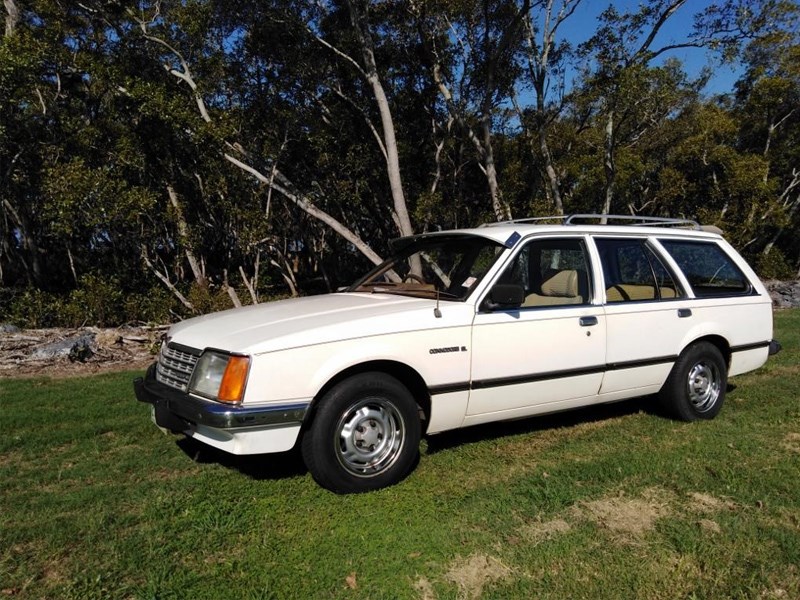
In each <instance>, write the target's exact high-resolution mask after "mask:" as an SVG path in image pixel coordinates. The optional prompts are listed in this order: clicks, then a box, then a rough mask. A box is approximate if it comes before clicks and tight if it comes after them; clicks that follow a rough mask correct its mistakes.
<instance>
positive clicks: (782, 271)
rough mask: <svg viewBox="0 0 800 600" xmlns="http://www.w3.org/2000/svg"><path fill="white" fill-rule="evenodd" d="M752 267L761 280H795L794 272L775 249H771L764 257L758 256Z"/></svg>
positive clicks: (781, 253) (781, 254)
mask: <svg viewBox="0 0 800 600" xmlns="http://www.w3.org/2000/svg"><path fill="white" fill-rule="evenodd" d="M754 266H755V269H756V272H757V273H758V276H759V277H760V278H761V279H784V280H785V279H794V278H795V270H794V269H793V268H792V266H791V265H790V264H789V263H788V262H787V260H786V257H785V256H784V255H783V252H781V251H780V250H778V249H777V248H773V249H772V251H771V252H770V253H769V254H767V255H766V256H764V255H763V254H759V256H758V258H757V259H756V261H755V264H754Z"/></svg>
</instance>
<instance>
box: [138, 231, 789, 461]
mask: <svg viewBox="0 0 800 600" xmlns="http://www.w3.org/2000/svg"><path fill="white" fill-rule="evenodd" d="M457 233H458V234H459V235H465V236H479V237H482V238H488V239H491V240H493V241H495V242H497V243H498V244H500V245H501V246H500V247H501V248H502V251H501V252H500V253H499V256H498V258H497V260H496V261H495V262H494V264H493V265H492V266H491V268H489V269H488V271H487V272H486V273H485V275H484V276H483V278H482V279H481V280H480V282H479V283H478V284H477V285H476V286H475V288H474V289H472V290H471V291H470V292H469V294H468V296H467V297H466V298H465V299H464V300H463V301H460V302H454V301H445V300H442V299H437V298H433V297H407V296H398V295H390V294H385V293H381V292H380V291H378V292H375V291H374V290H373V291H371V292H368V291H349V292H344V293H335V294H328V295H323V296H314V297H306V298H298V299H291V300H283V301H279V302H273V303H268V304H259V305H255V306H249V307H244V308H240V309H233V310H228V311H224V312H220V313H215V314H210V315H205V316H201V317H197V318H194V319H190V320H187V321H183V322H181V323H178V324H176V325H174V326H173V327H172V328H171V329H170V331H169V334H168V342H169V344H174V345H177V347H181V348H183V347H186V348H189V349H196V350H197V351H200V352H202V351H205V350H206V349H214V350H217V351H223V352H227V353H232V354H235V355H244V356H246V357H248V359H249V361H250V362H249V371H248V375H247V381H246V386H245V388H244V393H243V396H242V398H241V401H240V402H239V403H237V404H236V405H234V406H226V407H225V409H224V410H225V411H228V413H230V414H234V415H235V414H237V411H239V412H241V411H245V412H246V411H248V410H249V411H253V414H257V413H258V411H259V410H261V409H265V410H268V411H271V412H270V414H271V415H274V414H276V413H277V412H280V411H282V410H284V409H285V411H286V418H285V419H283V420H281V419H275V418H270V419H268V421H267V422H265V423H264V424H261V425H259V424H258V423H256V424H252V425H250V426H247V425H246V424H245V423H238V424H237V425H236V426H235V427H217V426H213V425H208V424H204V423H203V422H201V421H202V419H201V420H198V421H197V422H192V419H191V418H190V415H189V418H187V414H182V415H180V416H181V417H182V419H183V421H184V422H185V426H184V427H181V428H180V430H181V431H183V432H184V433H185V434H186V435H188V436H190V437H193V438H195V439H197V440H198V441H201V442H203V443H206V444H208V445H210V446H214V447H216V448H220V449H222V450H225V451H227V452H230V453H233V454H255V453H268V452H281V451H286V450H289V449H291V448H292V447H293V446H295V444H296V443H297V441H298V438H299V436H300V435H301V432H302V431H304V429H305V428H306V427H307V426H308V419H309V418H311V415H312V414H313V408H314V406H315V405H316V403H318V402H320V401H321V398H322V397H323V396H324V394H325V392H326V390H327V389H329V388H330V386H331V385H332V383H335V382H337V381H339V380H341V379H342V378H343V377H346V376H347V375H348V373H357V372H363V371H387V372H388V373H390V374H391V375H392V376H393V377H395V378H397V379H398V380H399V381H400V382H401V383H403V384H404V385H406V387H408V388H409V390H411V391H412V392H413V395H414V397H415V399H416V402H417V404H418V405H419V408H420V412H421V414H422V415H423V416H422V419H423V421H422V432H423V433H427V434H435V433H438V432H442V431H446V430H451V429H456V428H460V427H465V426H470V425H475V424H479V423H486V422H490V421H499V420H506V419H518V418H521V417H527V416H531V415H536V414H542V413H549V412H555V411H559V410H564V409H570V408H575V407H579V406H586V405H590V404H595V403H603V402H613V401H618V400H622V399H626V398H631V397H636V396H644V395H649V394H655V393H658V392H659V390H661V389H662V387H664V386H665V382H667V379H668V377H669V375H670V372H671V370H672V369H673V367H674V365H675V364H676V361H677V359H678V357H680V356H681V355H682V353H684V352H685V351H686V349H687V348H689V347H690V346H692V345H693V344H697V343H698V341H699V340H706V341H708V342H709V343H713V344H716V345H717V346H718V347H719V349H720V352H721V353H722V355H723V356H724V358H725V361H726V363H727V373H728V375H737V374H740V373H744V372H746V371H750V370H753V369H756V368H758V367H760V366H761V365H763V364H764V362H765V361H766V360H767V358H768V355H769V353H770V351H775V349H774V346H775V344H774V343H773V342H772V302H771V299H770V296H769V294H768V293H767V290H766V289H765V288H764V286H763V284H762V283H761V282H760V281H759V279H758V277H757V276H756V274H755V273H754V272H753V270H752V269H751V268H750V267H749V265H748V264H747V263H746V262H745V261H744V260H743V259H742V258H741V257H740V256H739V255H738V254H737V253H736V252H735V250H733V248H732V247H731V246H730V245H729V244H728V243H727V242H726V241H725V240H724V239H723V238H722V237H721V236H720V235H719V234H716V233H708V232H704V231H694V230H686V229H679V228H672V227H639V226H637V227H631V226H610V225H571V226H569V225H531V224H526V223H514V222H512V223H508V224H498V225H494V226H491V227H481V228H477V229H472V230H462V231H460V232H457ZM450 234H452V232H450ZM436 235H437V234H431V235H430V236H428V237H431V238H434V237H435V236H436ZM442 235H447V233H445V234H442ZM548 239H554V240H556V241H558V242H559V243H560V242H562V241H565V240H566V241H568V242H569V243H570V244H572V243H574V244H580V247H581V248H582V249H583V252H584V253H585V254H586V261H587V268H588V269H589V271H590V272H589V278H590V281H591V288H590V291H588V292H585V293H584V295H586V296H588V297H586V298H583V303H582V304H580V305H561V306H543V307H537V308H520V307H517V308H512V309H500V310H486V309H485V307H486V302H487V298H488V296H489V293H490V291H491V290H492V288H493V286H495V285H496V284H497V283H498V281H499V280H500V277H501V274H503V273H508V272H509V269H510V267H509V265H510V264H512V263H513V262H514V261H515V260H517V258H516V257H517V256H518V254H519V253H520V252H522V250H521V248H523V247H525V246H526V244H527V243H528V242H530V241H532V240H534V241H537V243H539V241H542V244H545V246H546V244H547V240H548ZM606 239H611V240H612V241H611V242H608V244H611V245H613V244H614V243H616V244H618V245H622V244H623V243H624V241H626V240H637V242H636V243H637V244H638V243H639V241H641V240H643V241H642V242H641V243H642V244H645V245H646V246H647V247H648V248H649V250H648V252H650V251H653V252H654V253H655V254H656V255H657V257H658V259H659V260H660V261H661V262H662V263H663V266H664V267H665V268H666V269H667V270H668V271H669V272H670V274H671V275H672V276H673V279H674V283H673V287H674V288H676V289H677V290H679V291H678V292H676V296H678V295H680V296H681V297H674V298H667V297H666V296H664V297H663V298H662V297H661V295H662V294H664V293H666V292H663V291H660V292H658V295H659V298H660V299H650V300H649V301H617V302H612V301H611V300H610V298H609V296H608V294H609V293H610V292H609V291H607V289H610V288H609V285H608V284H609V283H610V282H607V281H605V277H607V275H606V274H604V265H603V264H602V260H603V259H602V258H601V252H600V251H599V249H598V248H599V246H600V244H601V243H605V242H598V240H606ZM509 240H514V241H513V243H508V242H509ZM670 241H677V242H688V243H689V247H693V246H691V244H695V243H703V244H714V245H716V246H717V247H718V248H719V249H721V250H722V252H724V254H725V255H726V256H727V257H728V258H729V260H730V261H731V262H732V263H733V264H735V266H736V268H738V269H739V270H740V271H741V273H742V274H743V275H744V277H746V279H747V281H748V284H749V286H750V287H748V289H747V293H744V292H742V293H735V294H729V295H720V296H714V297H698V296H697V295H696V294H695V293H693V291H692V284H691V283H690V282H689V281H688V280H687V277H686V274H685V273H684V272H683V271H682V270H681V268H680V267H679V265H678V264H677V263H676V261H675V260H674V259H673V257H672V255H671V254H670V253H669V252H668V251H666V250H665V249H664V246H663V244H664V243H665V242H666V243H669V242H670ZM615 247H616V246H615ZM529 252H532V250H529ZM648 256H649V255H648ZM622 287H625V286H622ZM629 287H630V286H629ZM633 287H636V286H633ZM376 289H378V288H376ZM626 289H627V288H626ZM663 289H666V288H663ZM771 344H772V346H771ZM165 346H166V344H165ZM183 391H184V392H185V391H186V390H183ZM137 394H138V392H137ZM186 395H188V396H192V394H191V392H189V393H187V394H186ZM140 399H145V398H142V397H140ZM146 401H150V402H153V400H152V398H149V399H147V400H146ZM193 401H194V402H195V404H196V405H198V406H200V408H201V409H202V408H203V407H205V406H212V408H213V407H214V406H215V405H219V404H220V403H218V402H215V400H213V399H208V398H204V397H202V396H200V395H194V400H193ZM219 410H223V409H219ZM218 412H219V411H218ZM242 414H244V413H242Z"/></svg>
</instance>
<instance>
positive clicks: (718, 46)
mask: <svg viewBox="0 0 800 600" xmlns="http://www.w3.org/2000/svg"><path fill="white" fill-rule="evenodd" d="M784 4H787V3H786V2H783V1H782V0H778V1H773V0H751V1H743V0H725V1H724V2H720V3H717V4H714V5H712V6H710V7H709V8H707V9H705V10H704V11H702V12H700V13H697V14H696V15H695V16H694V24H693V26H692V28H691V29H689V30H688V31H686V32H685V34H683V35H681V36H680V37H679V38H678V39H665V36H664V35H663V30H664V27H665V25H666V24H667V22H669V21H671V20H674V19H675V15H676V14H677V13H678V12H679V11H681V10H682V9H683V12H684V13H685V12H686V10H687V9H689V8H690V7H691V4H690V3H688V2H687V1H686V0H654V1H653V2H649V3H647V4H642V5H640V6H639V7H638V8H637V9H636V10H634V11H631V12H625V13H620V12H619V11H618V10H617V9H616V8H615V7H613V6H609V8H607V9H606V10H605V11H604V12H603V13H602V15H601V16H600V24H599V27H598V29H597V31H596V32H595V35H594V36H592V38H591V39H590V40H588V41H587V42H586V43H584V44H583V45H582V46H581V52H582V54H583V56H585V57H586V58H587V59H589V60H590V61H591V63H592V66H591V69H590V71H589V72H588V73H587V75H586V81H585V84H586V86H587V88H588V89H589V91H590V93H591V94H593V95H594V97H595V98H596V110H597V117H596V118H598V119H601V120H602V122H603V127H604V140H603V168H604V172H605V184H604V192H603V200H602V204H601V211H602V212H609V211H610V210H611V209H612V206H613V200H614V194H615V180H616V176H617V165H616V158H617V151H618V148H619V147H620V145H621V144H624V143H626V142H627V140H625V139H624V138H623V139H621V138H620V135H619V133H620V131H619V125H620V120H621V118H624V117H625V116H626V114H627V115H630V110H629V109H630V108H631V107H634V106H636V105H637V103H640V101H641V100H648V99H650V100H653V102H654V104H659V103H660V102H662V101H659V100H657V99H656V98H655V97H654V96H653V95H651V94H649V93H648V92H647V90H646V88H647V87H650V88H651V89H654V90H658V88H657V87H656V88H653V86H650V85H647V84H645V87H642V86H641V85H639V84H637V82H639V83H641V82H643V81H645V80H647V79H648V78H649V72H651V69H653V68H654V67H657V68H661V67H662V65H659V64H658V61H659V60H661V59H663V57H665V56H668V55H669V53H670V52H674V51H675V50H678V49H682V48H703V49H706V50H713V51H716V52H718V53H719V55H720V56H721V57H723V58H732V57H734V56H736V54H737V53H738V51H739V49H740V46H741V44H742V42H743V41H746V40H748V39H754V38H756V37H758V36H760V35H763V34H764V33H765V32H766V31H769V30H770V29H772V28H776V27H780V26H781V23H782V21H781V20H778V19H777V17H779V16H780V14H781V12H782V10H783V8H782V5H784ZM665 66H667V67H669V66H670V65H669V64H667V65H665ZM673 69H674V63H673ZM631 83H633V88H630V86H631ZM696 83H702V81H698V82H696ZM642 93H644V94H645V96H644V97H642V96H641V94H642ZM657 93H661V92H657ZM679 97H680V94H679V95H678V96H677V97H676V99H677V98H679ZM661 108H662V110H661V116H660V117H658V116H657V118H661V119H663V118H665V117H666V116H668V115H669V114H670V112H673V111H675V110H678V109H679V108H680V105H679V104H678V105H672V106H670V105H666V106H662V107H661ZM644 114H645V115H647V118H648V119H649V120H651V121H652V120H653V115H652V114H651V113H650V112H649V111H646V112H645V113H644ZM639 127H640V124H638V123H637V124H634V126H633V127H632V129H633V130H636V129H639Z"/></svg>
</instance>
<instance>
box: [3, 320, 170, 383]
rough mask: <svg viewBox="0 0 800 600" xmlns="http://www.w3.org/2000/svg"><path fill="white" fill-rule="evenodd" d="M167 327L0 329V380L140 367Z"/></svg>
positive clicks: (92, 373) (151, 354)
mask: <svg viewBox="0 0 800 600" xmlns="http://www.w3.org/2000/svg"><path fill="white" fill-rule="evenodd" d="M166 329H167V327H166V326H164V327H161V326H159V327H119V328H116V329H99V328H96V327H81V328H78V329H61V328H57V329H24V330H11V331H0V378H7V377H23V376H31V375H46V376H50V377H70V376H82V375H95V374H97V373H104V372H109V371H127V370H135V369H143V368H145V367H146V366H147V365H149V364H150V363H152V362H153V359H154V354H153V353H154V351H155V349H156V348H157V347H158V345H159V343H160V340H161V337H162V335H163V334H164V333H165V331H166Z"/></svg>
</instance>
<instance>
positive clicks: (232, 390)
mask: <svg viewBox="0 0 800 600" xmlns="http://www.w3.org/2000/svg"><path fill="white" fill-rule="evenodd" d="M249 368H250V359H249V358H248V357H247V356H231V355H229V354H223V353H222V352H214V351H206V352H203V355H202V356H201V357H200V360H198V361H197V365H195V368H194V374H193V375H192V381H191V383H190V384H189V391H190V392H191V393H193V394H198V395H200V396H205V397H206V398H212V399H214V400H219V401H220V402H241V401H242V396H244V385H245V383H246V382H247V372H248V370H249Z"/></svg>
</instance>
